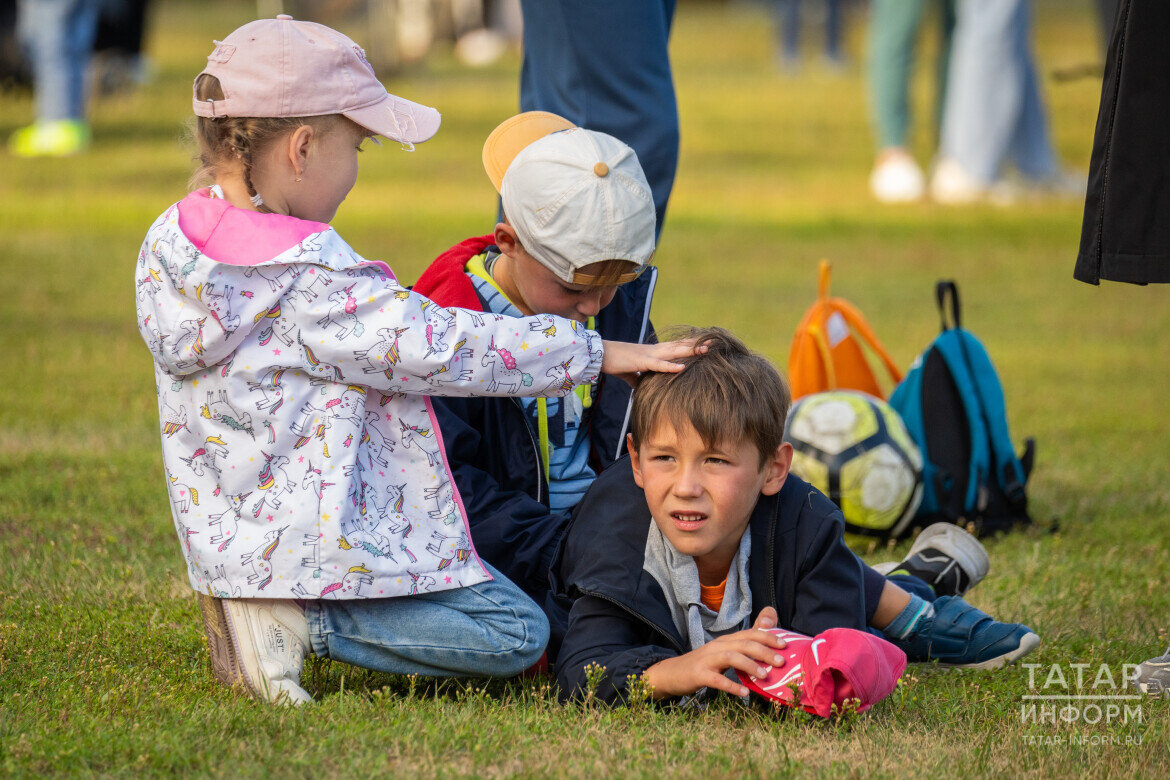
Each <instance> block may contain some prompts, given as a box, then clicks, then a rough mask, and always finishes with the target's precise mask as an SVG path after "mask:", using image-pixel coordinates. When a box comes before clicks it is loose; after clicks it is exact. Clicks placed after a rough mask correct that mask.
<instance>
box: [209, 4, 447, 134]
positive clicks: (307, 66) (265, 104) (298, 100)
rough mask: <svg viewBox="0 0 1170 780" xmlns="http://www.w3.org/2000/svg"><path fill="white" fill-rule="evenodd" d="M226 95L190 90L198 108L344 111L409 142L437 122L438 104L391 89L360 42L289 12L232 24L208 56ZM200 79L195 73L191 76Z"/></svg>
mask: <svg viewBox="0 0 1170 780" xmlns="http://www.w3.org/2000/svg"><path fill="white" fill-rule="evenodd" d="M204 73H207V74H210V75H212V76H215V77H216V78H217V79H219V83H220V86H221V87H222V88H223V94H224V99H223V100H200V99H199V97H198V95H193V98H192V107H193V109H194V111H195V114H196V116H202V117H221V116H236V117H239V116H246V117H303V116H324V115H327V114H342V115H344V116H346V117H348V118H349V119H351V120H353V121H354V122H356V123H358V124H359V125H361V126H362V127H364V128H366V129H367V130H369V131H370V132H372V133H377V134H378V135H381V136H385V137H386V138H390V139H393V140H395V141H401V142H402V143H406V144H416V143H421V142H423V141H426V140H427V139H428V138H430V137H431V136H433V135H434V134H435V133H436V132H437V131H438V129H439V121H440V116H439V112H438V111H436V110H435V109H433V108H431V107H430V106H424V105H421V104H419V103H414V102H412V101H409V100H404V99H402V98H400V97H397V96H396V95H391V94H390V93H389V92H387V91H386V88H385V87H383V86H382V82H380V81H378V78H377V77H376V76H375V75H374V68H373V66H372V65H370V63H369V61H368V60H367V59H366V53H365V51H363V50H362V47H360V46H358V45H357V44H356V43H354V42H353V41H352V40H351V39H350V38H348V37H347V36H345V35H342V34H341V33H339V32H337V31H336V30H334V29H332V28H329V27H326V26H325V25H323V24H316V23H314V22H302V21H298V20H296V19H293V18H292V17H291V16H289V15H287V14H281V15H280V16H277V17H276V18H275V19H258V20H257V21H254V22H249V23H248V24H245V25H244V26H242V27H240V28H238V29H236V30H235V31H233V32H232V33H231V34H230V35H228V36H227V37H226V38H224V39H223V40H222V41H215V50H214V51H212V52H211V54H210V55H209V56H208V57H207V67H206V68H204V69H203V72H202V73H200V74H199V75H200V76H202V75H203V74H204ZM196 81H198V79H196Z"/></svg>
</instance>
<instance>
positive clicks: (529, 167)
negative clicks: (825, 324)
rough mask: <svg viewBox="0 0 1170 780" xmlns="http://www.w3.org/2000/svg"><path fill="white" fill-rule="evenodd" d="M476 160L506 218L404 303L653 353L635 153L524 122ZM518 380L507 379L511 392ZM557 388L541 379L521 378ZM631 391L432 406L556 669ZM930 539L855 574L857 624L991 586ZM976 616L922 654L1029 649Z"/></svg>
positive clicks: (980, 569)
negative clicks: (533, 322) (884, 570)
mask: <svg viewBox="0 0 1170 780" xmlns="http://www.w3.org/2000/svg"><path fill="white" fill-rule="evenodd" d="M483 159H484V166H485V168H486V169H487V172H488V176H489V178H490V179H491V181H492V184H493V185H494V186H495V188H496V190H497V191H498V192H499V193H500V196H501V201H502V203H503V207H504V215H505V218H504V221H502V222H500V223H499V224H497V225H496V226H495V229H494V231H493V233H492V234H491V235H486V236H480V237H476V238H469V239H467V240H465V241H463V242H461V243H459V244H457V245H455V246H454V247H452V248H451V249H449V250H447V251H446V252H444V253H443V254H442V255H441V256H440V257H439V258H438V259H436V260H435V261H434V262H433V263H432V264H431V266H430V267H429V268H428V269H427V270H426V271H425V272H424V273H423V274H422V276H421V277H420V278H419V280H418V282H417V283H416V284H415V285H414V291H415V292H418V293H421V294H423V295H426V296H427V297H429V298H430V299H431V300H433V301H435V302H436V303H438V304H439V305H441V306H459V307H462V308H466V309H473V310H479V311H482V312H484V313H490V314H492V315H495V316H497V317H501V318H520V317H523V316H525V315H530V314H557V315H560V316H563V317H566V318H568V319H572V320H576V321H578V322H580V323H582V324H584V325H585V326H586V327H588V328H590V329H595V330H597V331H598V332H599V333H601V334H602V337H603V338H606V339H611V340H620V341H641V342H649V341H654V340H656V338H655V335H654V328H653V326H652V324H651V322H650V305H651V299H652V296H653V293H654V288H655V285H656V284H657V280H658V269H657V268H655V267H654V266H653V265H652V263H651V258H652V257H653V255H654V249H655V244H654V205H653V198H652V197H651V195H650V187H649V185H648V184H647V183H646V177H645V175H644V174H643V172H642V168H641V166H640V165H639V163H638V158H637V156H636V155H635V154H634V152H633V150H632V149H630V148H629V147H628V146H626V145H625V144H623V143H622V142H620V141H618V140H617V139H616V138H613V137H611V136H608V135H605V134H604V133H597V132H594V131H592V130H585V129H582V128H577V127H574V126H573V125H572V123H570V122H568V121H566V120H565V119H563V118H561V117H558V116H556V115H554V114H549V113H547V112H542V111H530V112H527V113H523V114H519V115H517V116H514V117H511V118H510V119H508V120H506V121H504V122H503V123H501V124H500V126H499V127H497V128H496V129H495V130H494V131H492V133H491V135H490V136H489V137H488V139H487V141H486V142H485V143H484V149H483ZM517 321H519V320H518V319H517ZM544 338H545V334H543V333H538V332H533V333H532V334H531V336H530V342H529V344H530V346H535V347H538V348H539V346H540V345H541V344H542V343H543V340H544ZM769 371H771V372H772V373H773V374H774V373H775V372H774V370H772V369H771V368H769ZM519 374H520V372H514V373H513V379H512V381H522V379H523V377H520V376H519ZM504 378H505V377H504V373H503V372H501V377H500V379H501V381H503V380H504ZM565 378H566V377H565V375H564V374H563V373H561V372H557V371H551V372H549V376H548V377H539V376H530V377H529V381H531V382H535V383H537V384H539V383H543V382H548V381H550V380H551V381H553V382H560V381H563V380H564V379H565ZM630 392H631V391H630V387H629V385H627V384H626V383H625V382H620V381H608V380H603V381H601V382H600V383H598V384H597V385H594V386H587V385H581V386H578V387H575V388H574V389H573V391H572V392H570V393H567V394H566V395H565V396H564V397H563V398H559V399H551V400H549V401H545V400H544V399H538V398H522V399H519V400H517V399H515V398H484V397H474V398H470V397H469V398H436V399H434V406H435V414H436V417H437V419H438V421H439V427H440V429H441V430H442V434H443V443H444V447H445V448H446V451H447V458H448V462H449V463H450V466H451V469H452V473H453V475H454V478H455V483H456V485H457V486H458V488H459V493H460V495H461V497H462V500H463V504H464V506H465V507H466V508H467V515H468V519H469V523H470V527H471V536H472V541H473V542H474V544H475V549H476V551H477V552H478V553H479V554H480V555H482V556H483V557H484V559H485V560H487V561H488V562H489V563H490V564H491V565H492V566H494V567H496V568H497V569H498V570H499V571H501V572H502V573H503V574H504V575H505V576H506V577H507V578H508V579H510V580H511V581H513V582H515V583H516V584H517V585H519V586H520V587H521V588H522V589H523V590H524V591H525V592H526V593H527V594H528V595H529V596H531V597H532V598H533V599H534V600H535V601H536V603H537V604H540V605H541V608H542V609H543V610H544V613H545V615H546V616H547V617H548V619H549V624H550V626H551V632H550V639H549V644H548V654H547V656H548V660H549V661H552V662H554V663H555V661H556V659H557V653H558V650H559V648H560V644H561V638H562V637H563V636H564V633H565V629H566V627H567V624H568V617H569V606H570V604H569V602H567V601H565V600H564V599H563V598H557V597H556V596H555V595H554V594H553V593H552V591H551V589H550V586H549V566H550V563H551V561H552V559H553V556H554V554H555V552H556V550H557V547H558V545H559V543H560V541H561V538H562V537H563V535H564V533H565V529H566V527H567V526H568V516H569V514H570V513H571V512H572V511H573V508H574V507H575V506H576V505H577V504H578V502H580V501H581V500H582V497H583V496H584V495H585V492H586V490H588V489H589V487H590V485H592V484H593V481H594V479H596V475H597V474H598V473H600V472H601V471H602V470H603V469H605V468H607V467H608V466H610V464H612V463H614V462H615V461H616V460H617V459H618V458H619V457H620V456H621V455H622V454H623V453H624V452H625V449H626V447H625V434H626V430H627V422H628V420H629V414H630V411H629V410H630ZM785 397H787V391H785ZM784 411H785V414H786V413H787V404H785V406H784ZM769 425H770V427H769V430H770V431H772V432H774V433H775V444H770V445H769V446H770V447H772V448H773V449H774V448H775V446H776V445H778V444H779V443H780V434H781V432H782V431H783V428H784V416H783V415H781V416H780V418H779V419H778V420H776V426H775V428H774V431H773V429H772V427H771V424H769ZM627 471H628V469H627ZM802 484H803V483H802ZM821 500H822V501H823V502H824V503H825V505H826V506H827V505H828V500H827V499H824V498H823V497H822V499H821ZM826 511H827V510H826ZM932 529H933V530H935V531H937V532H936V533H926V532H924V533H923V534H922V535H921V537H920V540H921V541H923V542H925V541H926V540H927V539H929V544H928V545H926V544H923V545H920V544H918V543H917V542H916V543H915V546H914V547H912V548H911V550H910V554H909V555H908V557H907V559H906V560H905V561H902V562H901V563H900V564H899V565H898V566H897V569H896V572H895V573H893V574H891V575H890V577H888V578H887V577H884V576H882V575H881V574H879V573H878V572H877V571H875V570H874V569H872V568H870V567H869V566H865V565H864V564H863V565H862V566H861V578H862V591H863V593H864V599H859V601H864V607H863V611H864V617H865V618H866V621H865V622H868V625H870V626H880V627H887V628H888V627H889V626H890V625H891V624H892V625H894V626H895V627H897V628H898V630H904V631H906V632H910V631H912V630H916V629H917V627H918V622H917V621H918V620H919V619H920V618H921V617H922V616H925V615H926V614H927V613H928V612H929V610H930V605H929V604H928V603H927V602H932V601H934V600H935V598H936V597H938V596H946V595H950V596H959V595H962V594H963V593H964V592H965V591H966V590H969V589H970V588H971V587H974V585H976V584H977V583H978V582H979V580H980V579H982V578H983V576H984V575H985V574H986V573H987V555H986V553H985V552H984V550H983V549H982V547H981V546H980V545H979V542H978V541H977V540H975V539H974V538H973V537H971V536H970V535H969V534H967V533H966V532H965V531H963V530H962V529H960V528H958V527H957V526H947V525H943V526H942V528H935V527H932ZM972 551H973V552H974V553H976V554H974V555H973V554H971V552H972ZM919 553H923V554H919ZM850 560H851V561H852V562H853V563H854V564H856V559H854V558H852V557H851V558H850ZM632 565H635V566H640V561H635V562H634V563H633V564H632ZM958 572H961V576H956V574H957V573H958ZM971 609H972V608H971V607H969V606H968V605H967V604H966V603H965V602H963V601H962V600H958V599H956V600H955V602H954V603H953V604H951V606H950V608H949V609H948V610H947V611H945V612H944V611H941V610H940V613H939V614H938V615H937V616H936V617H935V619H934V620H935V622H936V623H937V622H940V621H945V622H948V623H951V624H953V625H952V626H951V628H952V629H953V630H954V633H953V634H946V636H948V637H951V639H950V640H948V641H947V642H939V641H937V640H938V639H939V637H941V636H942V635H943V634H944V632H943V631H941V630H939V629H937V628H935V629H934V636H933V639H932V640H931V641H932V642H933V644H928V645H927V646H926V649H924V650H923V653H924V654H929V657H931V658H937V659H938V660H940V661H942V662H945V663H951V664H956V665H973V666H995V665H1001V664H1003V663H1005V662H1007V661H1010V660H1014V658H1017V657H1019V656H1020V655H1023V654H1024V653H1026V652H1027V651H1028V650H1029V649H1031V647H1032V646H1034V644H1031V643H1034V642H1038V641H1039V640H1038V638H1036V636H1035V635H1034V634H1030V633H1029V632H1028V631H1027V629H1024V628H1023V627H1022V626H1010V625H1006V624H1001V623H993V625H994V626H996V627H997V628H996V630H995V631H981V632H979V633H974V634H973V633H970V631H969V629H970V628H971V627H972V626H974V625H975V624H976V623H977V618H976V617H975V616H976V615H979V614H982V613H978V612H977V611H972V612H968V611H967V610H971ZM903 613H905V615H903V618H902V619H901V620H898V616H899V615H902V614H903ZM907 616H908V617H907ZM920 660H924V659H920Z"/></svg>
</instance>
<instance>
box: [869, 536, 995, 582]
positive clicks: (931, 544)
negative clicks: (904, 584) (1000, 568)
mask: <svg viewBox="0 0 1170 780" xmlns="http://www.w3.org/2000/svg"><path fill="white" fill-rule="evenodd" d="M875 568H876V567H875ZM990 568H991V559H990V558H988V557H987V550H985V549H983V545H982V544H980V543H979V540H978V539H976V538H975V537H974V536H972V535H971V534H969V533H967V532H966V531H964V530H963V529H962V528H960V527H959V526H957V525H954V524H953V523H935V524H934V525H931V526H928V527H927V528H926V529H924V530H923V531H922V533H920V534H918V538H917V539H915V540H914V544H912V545H910V552H908V553H906V557H905V558H904V559H902V561H901V562H899V563H898V564H897V565H896V566H895V567H894V569H893V570H895V571H905V572H906V573H908V574H912V575H914V576H915V577H917V578H919V579H920V580H923V581H925V582H926V584H928V585H930V587H931V588H933V589H934V592H935V593H936V594H937V595H939V596H962V595H963V594H964V593H966V592H967V591H969V590H971V588H973V587H975V586H976V585H978V584H979V583H980V582H981V581H982V580H983V578H984V577H986V576H987V572H988V570H989V569H990Z"/></svg>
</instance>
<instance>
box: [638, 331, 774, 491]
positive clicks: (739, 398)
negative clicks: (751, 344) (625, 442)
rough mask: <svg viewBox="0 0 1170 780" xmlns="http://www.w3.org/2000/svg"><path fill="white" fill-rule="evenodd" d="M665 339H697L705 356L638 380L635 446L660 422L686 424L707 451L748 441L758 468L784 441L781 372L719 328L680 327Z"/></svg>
mask: <svg viewBox="0 0 1170 780" xmlns="http://www.w3.org/2000/svg"><path fill="white" fill-rule="evenodd" d="M663 338H664V339H665V338H669V339H695V340H697V341H698V342H699V343H700V344H706V345H707V352H706V353H705V354H701V355H692V356H689V357H685V358H683V359H681V360H679V361H677V362H679V363H684V364H686V366H687V367H686V369H685V370H683V371H682V372H681V373H678V374H657V373H649V374H646V375H644V376H643V377H642V379H641V380H640V381H639V382H638V387H637V388H636V389H635V390H634V401H633V408H632V410H631V412H630V434H631V435H632V436H633V439H634V448H635V449H637V448H638V447H639V446H640V443H641V442H642V441H644V439H645V437H646V436H649V435H650V434H651V433H653V432H654V429H655V428H656V427H657V426H658V425H660V424H662V423H664V422H667V423H670V425H671V427H673V428H675V429H676V430H677V429H679V428H680V427H683V426H684V424H685V423H689V424H690V425H691V426H693V427H694V429H695V432H696V433H698V434H699V437H700V438H701V439H702V440H703V444H704V445H706V446H708V447H716V446H719V445H721V444H725V443H728V442H739V441H750V442H751V443H752V444H753V445H755V447H756V449H757V450H758V451H759V453H760V467H761V468H762V467H763V465H764V463H765V462H767V459H768V458H769V457H770V456H771V455H772V453H774V452H775V451H776V448H777V447H779V446H780V444H781V443H782V442H783V440H784V422H785V420H786V419H787V418H788V407H789V404H790V403H791V400H792V399H791V395H790V393H789V391H788V384H787V383H786V382H785V381H784V378H783V377H781V376H780V372H779V371H777V370H776V367H775V366H773V365H772V364H771V363H770V362H769V361H768V359H767V358H765V357H763V356H762V355H759V354H757V353H755V352H752V351H751V350H750V349H748V348H747V346H745V345H744V343H743V342H742V341H740V340H739V339H738V338H736V337H735V336H733V335H732V334H731V333H729V332H728V331H726V330H724V329H723V328H687V329H679V330H675V331H672V332H670V333H669V334H666V335H664V336H663Z"/></svg>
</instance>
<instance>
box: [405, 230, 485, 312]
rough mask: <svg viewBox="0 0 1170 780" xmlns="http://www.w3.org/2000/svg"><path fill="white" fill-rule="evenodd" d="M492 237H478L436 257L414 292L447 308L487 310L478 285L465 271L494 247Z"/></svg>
mask: <svg viewBox="0 0 1170 780" xmlns="http://www.w3.org/2000/svg"><path fill="white" fill-rule="evenodd" d="M494 243H495V241H494V239H493V237H492V236H491V235H486V236H478V237H475V238H469V239H467V240H465V241H461V242H459V243H458V244H456V245H455V246H453V247H451V248H450V249H448V250H447V251H446V252H444V253H443V254H441V255H439V256H438V257H437V258H435V261H434V262H433V263H431V264H430V266H428V267H427V270H425V271H423V273H422V276H420V277H419V278H418V281H417V282H415V283H414V291H415V292H416V293H419V294H420V295H425V296H426V297H428V298H430V299H431V300H432V301H434V302H435V303H437V304H439V305H440V306H443V307H458V308H460V309H472V310H473V311H483V304H481V303H480V300H479V296H478V295H476V294H475V286H474V285H473V284H472V283H471V280H470V279H468V278H467V274H466V273H465V272H464V269H465V268H466V266H467V261H468V260H470V259H471V258H473V257H475V256H476V255H479V254H483V252H484V250H485V249H487V248H488V247H489V246H492V244H494Z"/></svg>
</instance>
